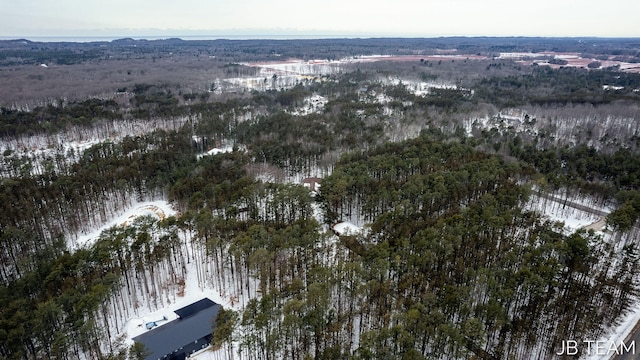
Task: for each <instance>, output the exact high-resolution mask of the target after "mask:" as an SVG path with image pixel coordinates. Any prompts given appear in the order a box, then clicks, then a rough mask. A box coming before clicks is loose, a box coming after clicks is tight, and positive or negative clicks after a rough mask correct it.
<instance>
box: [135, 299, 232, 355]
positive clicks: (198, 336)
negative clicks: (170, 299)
mask: <svg viewBox="0 0 640 360" xmlns="http://www.w3.org/2000/svg"><path fill="white" fill-rule="evenodd" d="M219 310H220V305H219V304H216V303H215V302H213V301H211V300H210V299H208V298H204V299H202V300H200V301H197V302H195V303H193V304H191V305H188V306H185V307H183V308H181V309H178V310H176V311H174V312H175V313H176V314H177V315H178V319H176V320H173V321H171V322H169V323H167V324H165V325H162V326H159V327H157V328H155V329H153V330H151V331H148V332H146V333H144V334H142V335H140V336H136V337H134V338H133V341H135V342H138V343H141V344H143V345H144V346H145V348H146V350H147V352H148V354H149V355H148V356H147V357H146V358H145V360H156V359H162V360H164V359H167V360H183V359H186V358H187V356H189V355H191V354H193V353H194V352H196V351H198V350H201V349H203V348H205V347H207V346H209V344H210V343H211V338H212V336H213V333H212V331H211V328H212V326H213V324H214V322H215V319H216V316H217V315H218V311H219Z"/></svg>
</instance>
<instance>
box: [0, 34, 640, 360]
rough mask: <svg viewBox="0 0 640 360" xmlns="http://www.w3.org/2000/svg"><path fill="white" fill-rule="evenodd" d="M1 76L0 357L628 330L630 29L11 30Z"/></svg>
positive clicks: (560, 347)
mask: <svg viewBox="0 0 640 360" xmlns="http://www.w3.org/2000/svg"><path fill="white" fill-rule="evenodd" d="M0 84H1V85H0V197H1V199H0V209H1V210H0V261H1V266H0V269H1V270H0V284H1V287H0V358H2V359H5V358H6V359H104V360H106V359H113V360H115V359H123V360H124V359H158V358H163V359H183V358H185V357H190V358H192V359H198V360H210V359H248V360H249V359H354V360H355V359H487V360H488V359H556V358H558V359H559V358H583V359H610V358H612V357H613V358H620V359H624V356H627V355H633V353H635V352H636V351H638V352H640V347H638V348H636V343H635V336H636V335H637V334H636V330H637V328H638V324H640V323H639V321H640V301H639V298H638V296H639V290H640V288H639V286H638V280H640V278H639V276H640V267H639V266H640V253H639V252H638V246H640V227H639V225H638V219H639V218H640V192H639V191H640V40H638V39H634V38H590V37H583V38H547V37H544V38H542V37H438V38H344V39H342V38H333V39H289V40H268V39H256V40H251V39H244V40H222V39H220V40H183V39H179V38H168V39H158V40H145V39H132V38H122V39H116V40H109V41H88V42H37V41H32V40H27V39H14V40H0ZM203 314H204V315H203ZM212 314H213V315H212ZM187 322H193V323H196V322H197V323H198V325H197V326H203V327H204V330H203V331H204V333H202V334H199V335H193V336H192V335H191V334H190V330H189V331H186V330H183V331H182V333H181V331H180V330H176V329H179V328H180V326H187V325H184V324H187ZM189 324H191V323H189ZM195 327H196V325H188V328H189V329H195ZM194 331H195V330H194ZM162 334H164V335H162ZM162 336H164V337H165V338H168V339H173V340H175V339H177V338H180V339H182V337H187V338H188V337H189V336H192V338H188V339H187V340H185V341H184V344H181V345H180V344H179V345H176V346H174V347H172V348H170V349H169V350H166V349H165V347H167V346H169V345H168V344H167V343H164V344H163V342H167V341H168V342H170V341H169V340H167V341H164V340H158V339H165V338H163V337H162ZM638 336H640V335H638ZM173 340H172V341H173ZM176 341H178V340H176ZM179 341H182V340H179ZM163 345H166V346H164V347H163ZM171 346H173V345H171ZM638 346H640V344H639V345H638Z"/></svg>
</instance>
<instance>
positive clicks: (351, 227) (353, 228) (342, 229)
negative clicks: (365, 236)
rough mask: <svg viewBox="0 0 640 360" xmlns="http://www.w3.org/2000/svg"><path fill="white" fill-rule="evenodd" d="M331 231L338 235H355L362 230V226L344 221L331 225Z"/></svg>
mask: <svg viewBox="0 0 640 360" xmlns="http://www.w3.org/2000/svg"><path fill="white" fill-rule="evenodd" d="M333 231H335V232H336V233H337V234H338V235H356V234H359V233H361V232H362V228H361V227H360V226H358V225H355V224H353V223H351V222H348V221H344V222H341V223H337V224H335V225H333Z"/></svg>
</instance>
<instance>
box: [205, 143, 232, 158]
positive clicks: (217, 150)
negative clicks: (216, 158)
mask: <svg viewBox="0 0 640 360" xmlns="http://www.w3.org/2000/svg"><path fill="white" fill-rule="evenodd" d="M230 152H233V147H231V146H225V147H222V148H213V149H211V150H209V151H207V152H205V153H204V154H200V155H198V159H201V158H202V157H204V156H211V155H218V154H224V153H230Z"/></svg>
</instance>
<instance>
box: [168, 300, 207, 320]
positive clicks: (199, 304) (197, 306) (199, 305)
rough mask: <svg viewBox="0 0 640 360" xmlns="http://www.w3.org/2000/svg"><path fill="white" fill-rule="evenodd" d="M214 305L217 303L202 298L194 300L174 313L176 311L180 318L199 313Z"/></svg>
mask: <svg viewBox="0 0 640 360" xmlns="http://www.w3.org/2000/svg"><path fill="white" fill-rule="evenodd" d="M213 305H216V303H214V302H213V301H211V300H210V299H208V298H204V299H202V300H198V301H196V302H194V303H193V304H191V305H187V306H185V307H183V308H180V309H178V310H175V311H174V313H176V314H177V315H178V316H179V317H180V318H182V319H185V318H188V317H189V316H191V315H194V314H197V313H198V312H200V311H202V310H204V309H206V308H209V307H212V306H213Z"/></svg>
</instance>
